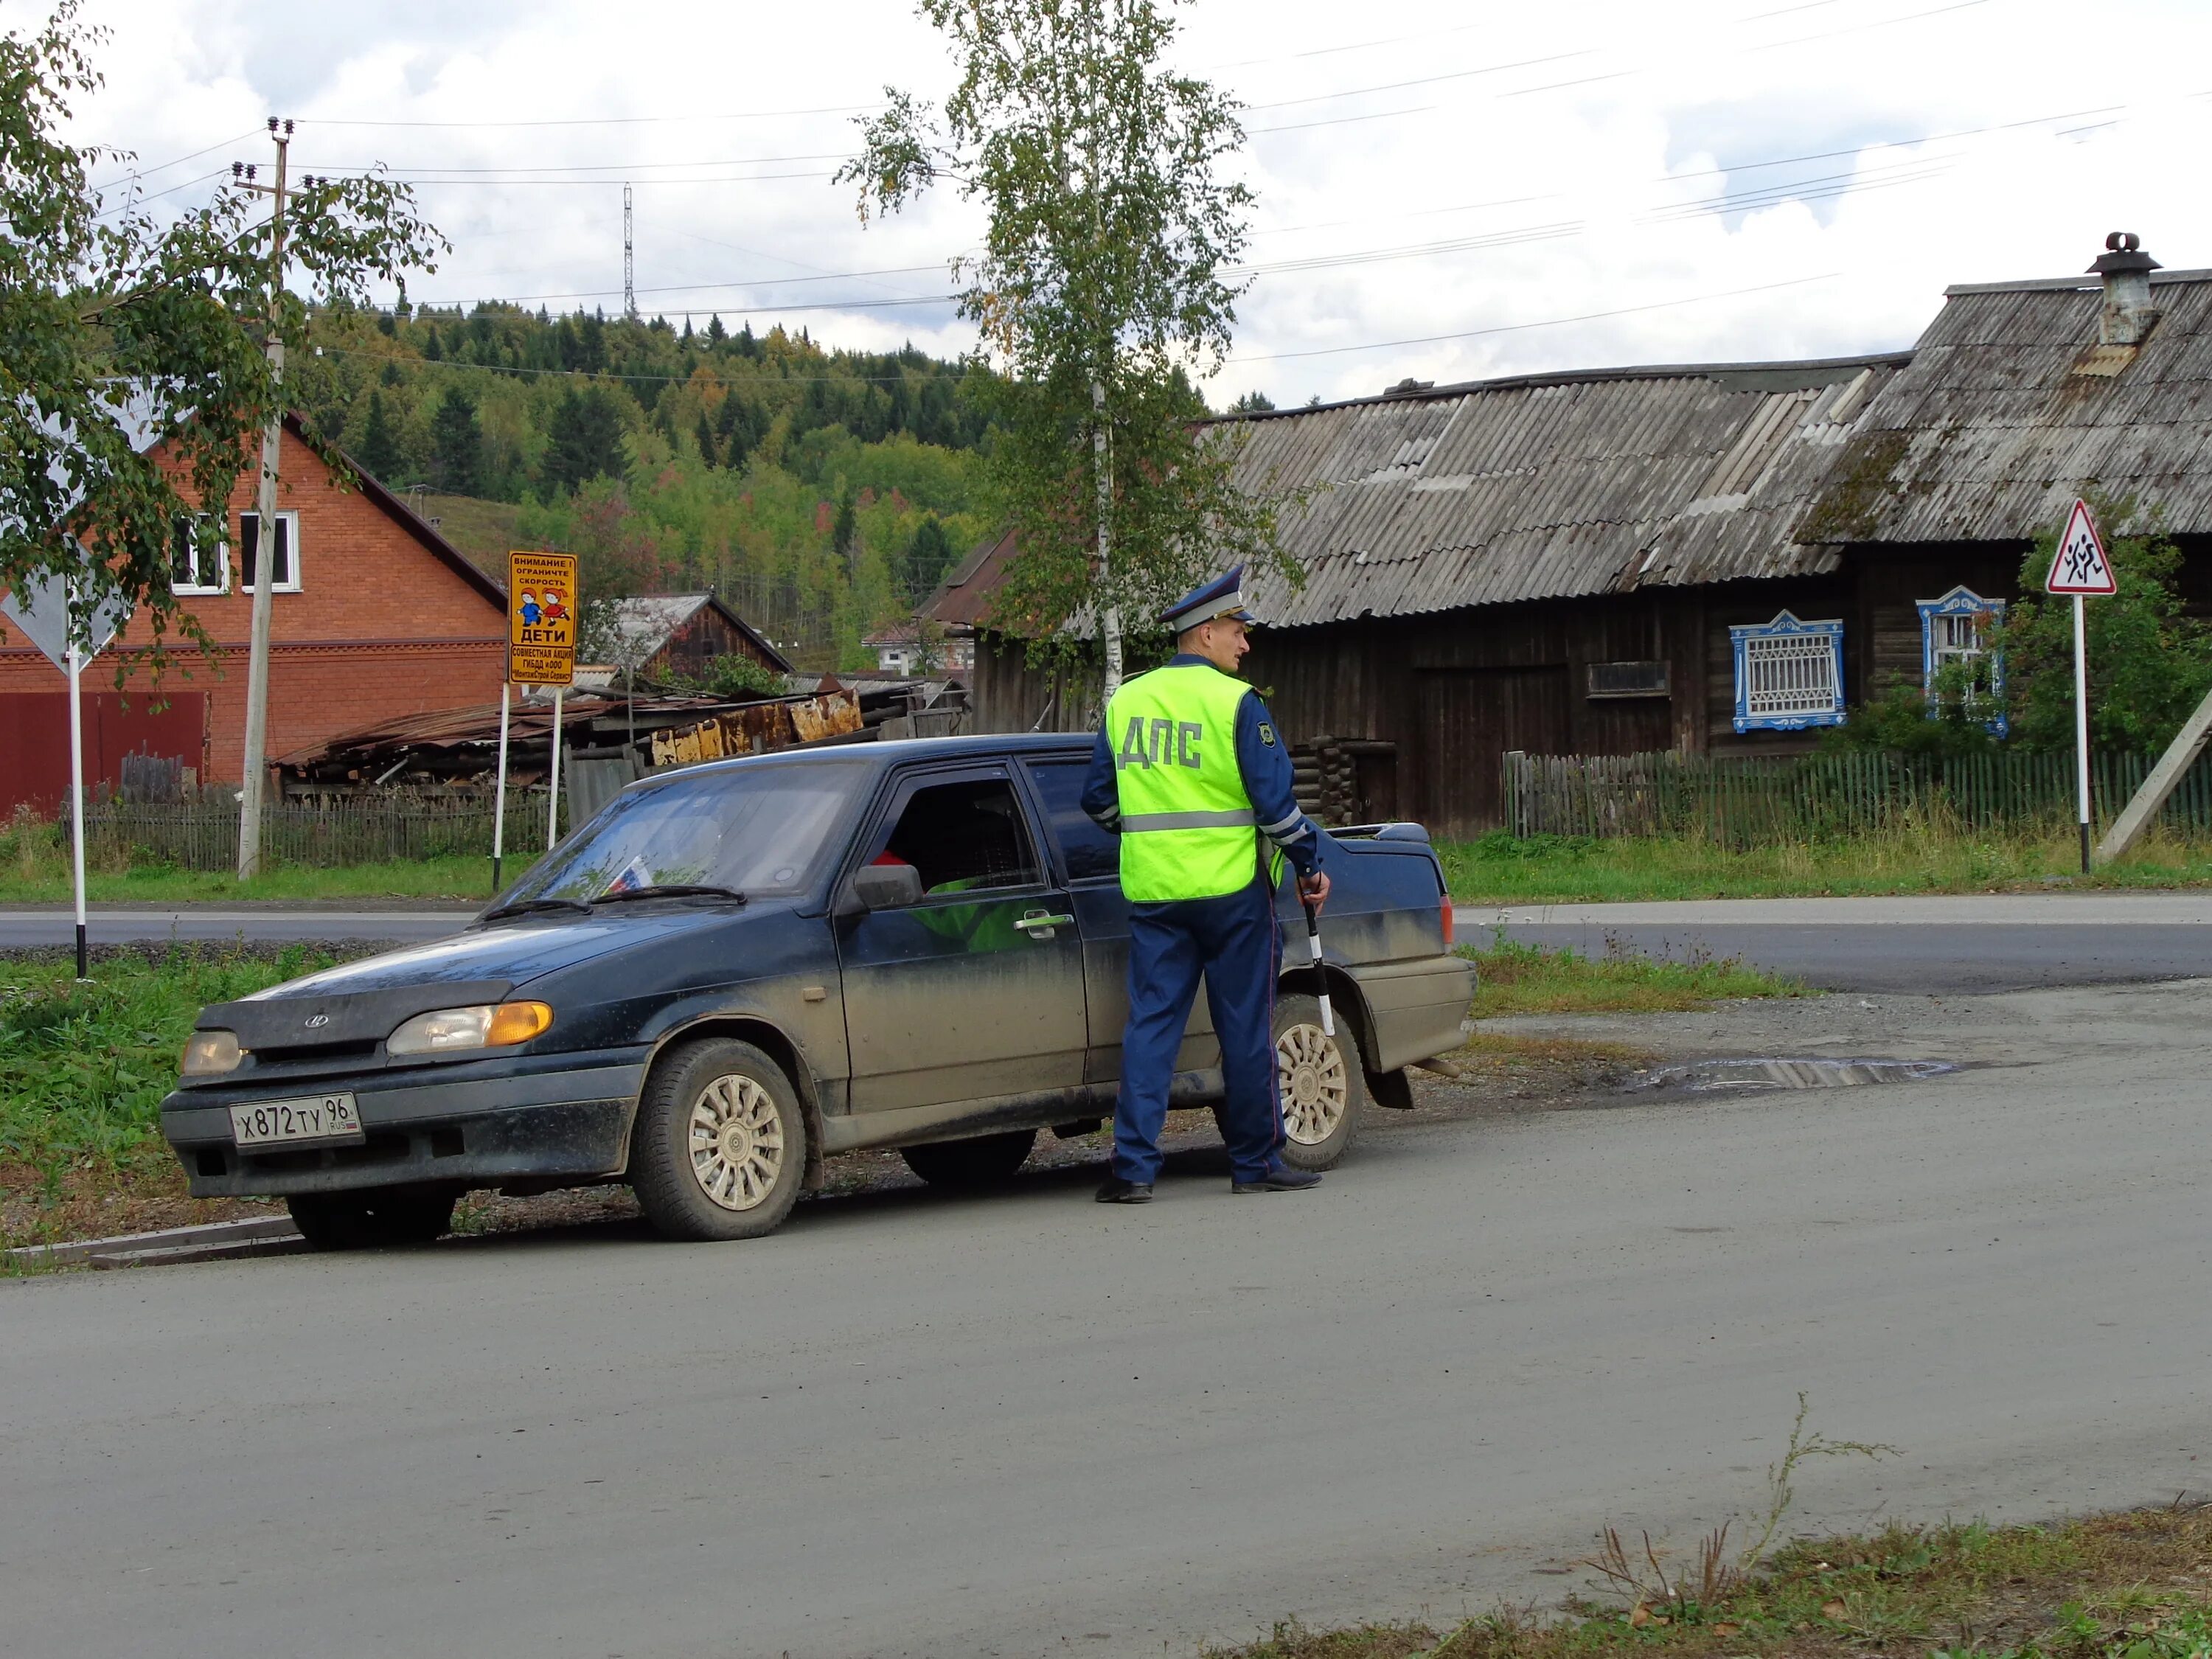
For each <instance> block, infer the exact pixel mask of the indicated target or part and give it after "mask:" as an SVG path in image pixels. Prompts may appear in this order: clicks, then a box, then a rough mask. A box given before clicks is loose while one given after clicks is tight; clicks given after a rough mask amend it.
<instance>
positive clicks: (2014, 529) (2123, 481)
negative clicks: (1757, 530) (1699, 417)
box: [1798, 270, 2212, 543]
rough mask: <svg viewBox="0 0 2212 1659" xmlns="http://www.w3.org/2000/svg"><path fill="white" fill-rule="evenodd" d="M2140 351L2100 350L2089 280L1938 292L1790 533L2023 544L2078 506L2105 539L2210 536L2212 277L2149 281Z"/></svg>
mask: <svg viewBox="0 0 2212 1659" xmlns="http://www.w3.org/2000/svg"><path fill="white" fill-rule="evenodd" d="M2150 280H2151V299H2152V302H2153V304H2154V306H2155V307H2157V309H2158V311H2159V313H2160V316H2159V320H2158V323H2157V325H2156V326H2155V327H2154V328H2153V329H2152V331H2151V333H2150V336H2149V337H2148V339H2147V340H2145V341H2144V342H2143V343H2142V344H2140V345H2138V346H2133V347H2127V346H2106V347H2100V346H2099V345H2098V344H2097V319H2098V314H2099V313H2100V310H2101V309H2102V307H2103V304H2104V297H2103V293H2102V290H2101V288H2100V284H2099V282H2098V279H2097V278H2096V277H2094V276H2079V277H2066V278H2060V279H2057V280H2055V281H2045V282H2031V283H1971V284H1962V285H1960V286H1958V287H1954V288H1951V289H1947V290H1946V291H1945V295H1944V306H1943V309H1942V312H1941V313H1939V314H1938V315H1937V316H1936V319H1935V321H1934V322H1933V323H1931V324H1930V325H1929V328H1928V331H1927V332H1926V333H1925V334H1923V335H1922V336H1921V338H1920V343H1919V344H1918V346H1917V348H1916V349H1915V351H1914V355H1913V358H1912V362H1911V366H1910V367H1908V368H1905V369H1904V370H1903V371H1901V372H1900V373H1899V374H1896V375H1895V376H1894V377H1893V378H1892V379H1891V380H1890V381H1889V383H1888V385H1887V386H1885V387H1884V388H1883V389H1882V391H1881V394H1880V395H1879V396H1877V397H1876V398H1875V399H1874V401H1873V402H1872V403H1871V404H1869V405H1868V407H1867V410H1866V413H1865V415H1864V416H1863V418H1862V419H1861V420H1860V422H1859V423H1858V428H1857V431H1856V432H1855V433H1854V434H1853V435H1852V436H1851V438H1850V442H1849V443H1848V444H1847V445H1846V446H1845V447H1844V452H1843V453H1842V455H1841V457H1840V458H1839V459H1838V465H1837V469H1836V471H1835V474H1834V476H1833V477H1832V479H1831V481H1830V483H1829V487H1828V488H1827V489H1826V490H1825V491H1824V492H1823V493H1822V495H1821V496H1820V500H1819V501H1818V502H1817V503H1816V505H1815V507H1814V510H1813V511H1812V512H1811V513H1808V515H1807V518H1806V520H1805V521H1804V522H1803V523H1802V525H1801V526H1799V530H1798V533H1799V534H1800V535H1801V536H1802V537H1804V538H1806V539H1808V540H1815V541H1820V542H1830V543H1833V542H1846V541H1877V540H1878V541H1886V542H1925V541H1953V540H1960V541H1966V540H1975V541H1979V540H2012V539H2024V538H2028V537H2032V536H2033V535H2035V534H2036V533H2037V532H2040V531H2045V530H2054V529H2056V528H2057V526H2058V525H2059V524H2060V522H2061V521H2062V520H2063V519H2064V518H2065V515H2066V509H2067V507H2068V505H2069V503H2070V502H2071V501H2072V500H2073V498H2074V497H2075V495H2077V494H2079V493H2081V491H2083V490H2085V489H2089V490H2095V491H2099V492H2101V493H2102V494H2104V495H2106V496H2107V497H2109V498H2111V499H2112V500H2113V501H2115V502H2118V501H2126V500H2129V499H2130V498H2132V500H2133V501H2134V503H2135V509H2136V510H2135V512H2134V513H2133V515H2132V516H2126V515H2124V516H2122V517H2121V518H2119V519H2118V520H2117V521H2116V522H2114V523H2112V524H2111V525H2109V526H2107V528H2109V529H2112V530H2116V531H2122V532H2125V531H2129V530H2139V529H2144V528H2148V527H2149V526H2150V525H2151V523H2152V522H2153V520H2155V521H2156V523H2157V524H2158V525H2159V526H2161V527H2162V528H2163V529H2165V530H2166V531H2167V532H2171V533H2189V532H2197V533H2203V532H2212V270H2177V271H2157V272H2154V273H2153V274H2152V276H2151V279H2150Z"/></svg>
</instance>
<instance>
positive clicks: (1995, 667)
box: [1913, 584, 2012, 738]
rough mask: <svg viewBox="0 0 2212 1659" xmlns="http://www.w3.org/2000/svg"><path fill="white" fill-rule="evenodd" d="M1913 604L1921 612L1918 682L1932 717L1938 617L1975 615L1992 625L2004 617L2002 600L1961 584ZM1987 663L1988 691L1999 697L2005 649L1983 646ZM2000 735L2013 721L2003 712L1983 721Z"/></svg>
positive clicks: (2001, 692) (2001, 689) (1984, 623)
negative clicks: (1992, 649) (1944, 592)
mask: <svg viewBox="0 0 2212 1659" xmlns="http://www.w3.org/2000/svg"><path fill="white" fill-rule="evenodd" d="M1913 608H1914V609H1915V610H1917V611H1919V612H1920V684H1921V686H1922V688H1923V690H1926V692H1927V693H1928V699H1929V708H1928V714H1929V718H1930V719H1933V718H1934V717H1935V714H1936V707H1935V700H1936V652H1937V651H1938V650H1940V649H1941V648H1942V645H1941V641H1939V640H1938V638H1937V635H1939V634H1940V633H1941V632H1942V629H1941V626H1940V623H1939V618H1942V617H1980V618H1982V619H1983V620H1982V626H1983V627H1984V628H1990V627H1993V626H1994V625H1996V623H2000V622H2002V621H2003V620H2004V613H2005V602H2004V601H2003V600H2002V599H1984V598H1983V597H1982V596H1981V595H1980V594H1978V593H1977V592H1974V590H1973V589H1972V588H1971V587H1968V586H1965V585H1964V584H1961V585H1960V586H1957V587H1954V588H1953V589H1952V590H1951V591H1950V592H1948V593H1946V594H1945V595H1944V596H1943V597H1942V599H1917V600H1915V601H1914V603H1913ZM1984 655H1986V656H1987V657H1988V659H1989V664H1990V696H1992V697H1995V698H1997V699H2000V700H2002V698H2003V696H2004V688H2005V666H2004V653H2003V652H2002V651H1990V650H1987V649H1986V648H1984ZM1985 724H1986V725H1987V726H1989V728H1990V731H1992V732H1996V734H1997V736H1999V737H2001V738H2002V737H2004V736H2007V735H2008V733H2009V732H2010V731H2011V729H2012V723H2011V722H2010V721H2009V720H2007V719H2006V718H2005V717H2004V716H2003V715H2002V714H1998V715H1996V717H1995V718H1994V719H1992V720H1988V721H1986V722H1985Z"/></svg>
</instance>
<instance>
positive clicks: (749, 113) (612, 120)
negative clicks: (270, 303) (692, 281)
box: [300, 104, 884, 131]
mask: <svg viewBox="0 0 2212 1659" xmlns="http://www.w3.org/2000/svg"><path fill="white" fill-rule="evenodd" d="M883 107H884V106H882V105H881V104H828V105H823V106H821V107H820V108H817V109H760V110H726V111H723V112H720V113H719V114H708V113H701V114H696V115H581V116H568V117H561V118H550V119H544V120H528V121H375V120H368V119H360V118H340V117H337V116H327V115H311V116H305V117H302V118H301V121H300V125H301V126H303V127H304V126H322V127H386V128H392V129H399V128H409V127H423V128H433V127H435V128H438V129H441V130H442V131H465V130H471V129H475V130H484V131H489V130H492V129H495V128H509V127H640V126H658V125H668V124H671V123H674V122H681V121H786V120H793V119H797V118H799V117H801V116H808V115H865V114H867V113H869V112H872V111H874V110H879V109H881V108H883Z"/></svg>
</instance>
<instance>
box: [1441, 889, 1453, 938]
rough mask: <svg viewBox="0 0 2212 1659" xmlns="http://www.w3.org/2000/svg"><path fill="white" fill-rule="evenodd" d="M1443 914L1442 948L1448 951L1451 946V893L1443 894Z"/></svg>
mask: <svg viewBox="0 0 2212 1659" xmlns="http://www.w3.org/2000/svg"><path fill="white" fill-rule="evenodd" d="M1443 916H1444V949H1445V950H1447V951H1449V950H1450V949H1451V947H1452V902H1451V895H1450V894H1449V893H1447V894H1445V895H1444V905H1443Z"/></svg>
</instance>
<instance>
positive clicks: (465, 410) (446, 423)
mask: <svg viewBox="0 0 2212 1659" xmlns="http://www.w3.org/2000/svg"><path fill="white" fill-rule="evenodd" d="M430 459H431V466H432V469H433V471H435V474H436V477H437V482H438V484H439V487H440V488H441V489H446V490H448V491H450V492H452V493H453V494H454V495H482V494H483V470H484V469H483V427H482V426H481V425H479V424H478V423H477V405H476V400H475V399H474V398H471V397H470V396H469V394H468V393H467V392H464V391H462V390H461V389H460V388H459V386H452V387H449V388H447V392H446V395H445V398H443V399H442V400H441V402H440V403H439V404H438V408H437V410H436V412H435V414H433V415H432V416H431V417H430Z"/></svg>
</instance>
